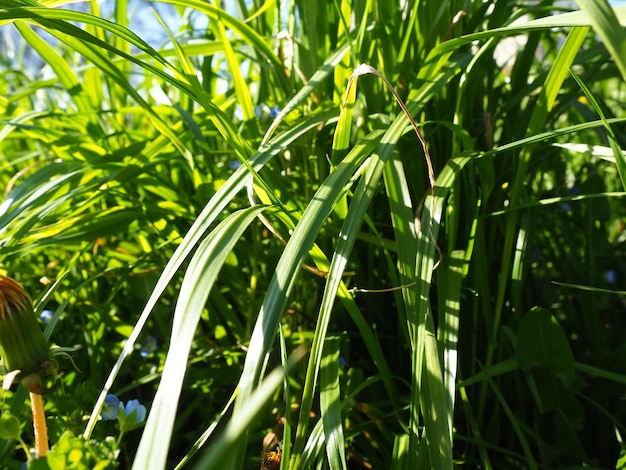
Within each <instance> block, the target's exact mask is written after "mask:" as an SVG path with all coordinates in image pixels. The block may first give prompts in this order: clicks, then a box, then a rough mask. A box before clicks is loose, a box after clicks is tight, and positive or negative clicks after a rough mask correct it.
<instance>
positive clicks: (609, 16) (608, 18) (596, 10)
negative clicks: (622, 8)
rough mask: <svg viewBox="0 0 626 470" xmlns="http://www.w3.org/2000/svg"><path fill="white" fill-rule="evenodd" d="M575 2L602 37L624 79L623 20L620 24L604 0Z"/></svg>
mask: <svg viewBox="0 0 626 470" xmlns="http://www.w3.org/2000/svg"><path fill="white" fill-rule="evenodd" d="M576 4H577V5H578V7H579V8H580V9H581V10H582V11H583V12H585V13H586V14H587V15H588V17H589V21H590V22H591V25H592V27H593V30H594V31H595V32H596V33H597V34H598V35H599V36H600V37H601V38H602V40H603V42H604V45H605V46H606V48H607V49H608V50H609V53H610V54H611V58H612V59H613V60H614V61H615V65H617V68H618V69H619V71H620V73H621V74H622V78H623V79H624V80H626V33H625V32H624V27H623V24H624V23H623V20H622V22H621V24H620V20H619V19H618V17H617V16H616V14H615V11H614V10H613V8H611V5H610V4H609V2H608V1H606V0H584V1H580V0H576ZM622 18H624V14H623V12H622Z"/></svg>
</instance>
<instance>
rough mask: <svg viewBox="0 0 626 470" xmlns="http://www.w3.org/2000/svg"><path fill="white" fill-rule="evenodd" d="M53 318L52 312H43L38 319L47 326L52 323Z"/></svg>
mask: <svg viewBox="0 0 626 470" xmlns="http://www.w3.org/2000/svg"><path fill="white" fill-rule="evenodd" d="M53 316H54V313H53V312H52V310H44V311H43V312H41V313H40V314H39V319H40V320H41V321H42V322H44V323H45V324H46V325H47V324H48V323H50V322H51V321H52V317H53Z"/></svg>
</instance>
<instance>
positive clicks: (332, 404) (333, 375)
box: [320, 336, 346, 469]
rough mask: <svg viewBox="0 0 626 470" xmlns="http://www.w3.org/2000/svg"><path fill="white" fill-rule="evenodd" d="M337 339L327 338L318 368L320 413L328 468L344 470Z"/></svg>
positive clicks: (344, 458) (344, 459) (344, 457)
mask: <svg viewBox="0 0 626 470" xmlns="http://www.w3.org/2000/svg"><path fill="white" fill-rule="evenodd" d="M339 339H340V338H338V337H334V336H333V337H329V336H327V337H326V338H325V340H324V356H323V359H322V364H321V368H320V412H321V414H322V422H323V424H324V436H325V440H326V455H327V457H328V465H329V466H330V468H337V469H340V468H342V469H345V468H346V456H345V448H344V438H343V428H342V426H343V425H342V418H341V406H340V401H341V390H340V388H339Z"/></svg>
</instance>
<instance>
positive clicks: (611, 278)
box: [602, 269, 617, 284]
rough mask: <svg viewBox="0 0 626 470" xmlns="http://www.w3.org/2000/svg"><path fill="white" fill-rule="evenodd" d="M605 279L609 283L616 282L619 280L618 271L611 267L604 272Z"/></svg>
mask: <svg viewBox="0 0 626 470" xmlns="http://www.w3.org/2000/svg"><path fill="white" fill-rule="evenodd" d="M602 277H604V280H605V281H606V282H608V283H609V284H615V283H616V282H617V273H616V272H615V271H613V270H612V269H609V270H608V271H607V272H605V273H604V274H603V276H602Z"/></svg>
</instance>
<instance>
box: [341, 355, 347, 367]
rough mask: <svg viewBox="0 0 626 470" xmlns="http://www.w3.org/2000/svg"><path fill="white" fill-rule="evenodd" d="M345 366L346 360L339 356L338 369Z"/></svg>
mask: <svg viewBox="0 0 626 470" xmlns="http://www.w3.org/2000/svg"><path fill="white" fill-rule="evenodd" d="M346 364H347V362H346V360H345V359H344V358H343V357H341V356H339V367H346Z"/></svg>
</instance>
